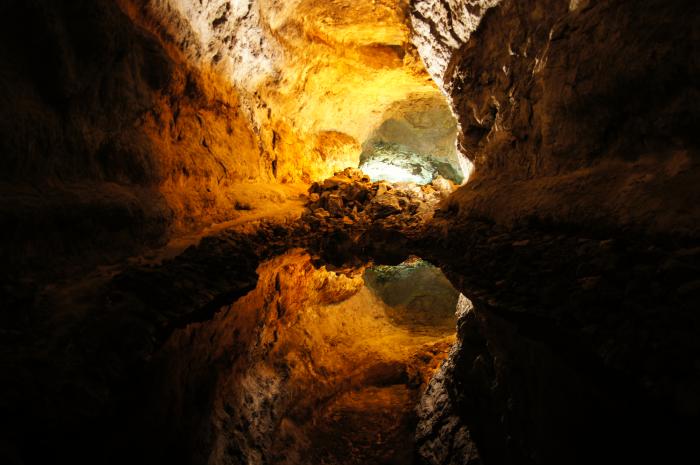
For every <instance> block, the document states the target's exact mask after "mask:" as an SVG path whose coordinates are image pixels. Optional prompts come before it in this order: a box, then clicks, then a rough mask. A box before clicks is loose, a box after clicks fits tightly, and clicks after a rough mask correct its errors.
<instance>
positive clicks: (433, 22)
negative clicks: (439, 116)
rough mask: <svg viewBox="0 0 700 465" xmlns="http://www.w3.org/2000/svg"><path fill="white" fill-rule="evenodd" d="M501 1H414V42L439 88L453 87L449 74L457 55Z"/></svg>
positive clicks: (412, 17) (412, 12) (412, 6)
mask: <svg viewBox="0 0 700 465" xmlns="http://www.w3.org/2000/svg"><path fill="white" fill-rule="evenodd" d="M500 2H501V0H467V1H460V0H413V1H412V2H411V25H412V27H413V43H414V44H416V48H417V49H418V52H419V53H420V56H421V58H422V59H423V62H424V63H425V67H426V68H427V70H428V72H429V73H430V75H431V76H432V77H433V79H434V80H435V82H436V83H437V84H438V85H439V86H443V85H445V84H449V80H446V76H445V73H446V72H447V68H448V65H449V64H450V60H451V59H452V56H453V54H454V53H455V52H456V51H457V50H458V49H459V48H460V47H461V46H462V45H464V44H465V43H466V42H467V41H468V40H469V36H470V35H471V33H472V32H474V31H475V30H476V28H477V27H478V26H479V22H480V21H481V18H482V17H483V16H484V14H485V13H486V11H487V10H488V9H489V8H492V7H494V6H496V5H498V4H499V3H500Z"/></svg>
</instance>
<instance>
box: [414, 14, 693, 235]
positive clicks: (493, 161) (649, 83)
mask: <svg viewBox="0 0 700 465" xmlns="http://www.w3.org/2000/svg"><path fill="white" fill-rule="evenodd" d="M477 3H480V4H481V5H480V6H474V5H471V4H470V2H467V3H466V4H461V3H460V4H459V5H452V3H451V2H444V1H437V0H431V1H415V2H413V4H412V7H413V10H412V19H413V25H414V29H415V31H416V32H415V34H416V39H415V40H416V41H417V43H418V44H419V50H420V52H421V56H422V57H423V59H424V61H425V62H426V63H427V67H428V69H433V70H434V71H433V73H434V75H435V74H437V78H436V79H438V82H440V80H439V78H440V76H442V77H443V80H442V82H443V86H442V88H443V90H444V91H445V92H446V93H447V94H448V95H449V96H450V99H451V102H452V106H453V109H454V111H455V113H456V114H457V115H458V119H459V124H460V127H461V135H460V149H461V151H462V152H463V153H464V154H466V155H467V156H468V157H469V158H470V159H471V160H472V161H473V162H474V164H475V175H474V179H475V182H474V183H472V185H471V186H466V187H464V188H463V189H461V190H460V192H459V193H458V194H457V196H456V198H455V207H457V206H459V208H462V209H463V210H464V211H463V212H462V213H464V214H470V212H471V213H473V214H477V215H486V216H489V217H493V218H496V219H497V220H498V221H501V222H512V221H516V220H518V219H520V218H523V217H527V216H537V217H552V218H554V219H555V220H556V221H566V222H572V223H577V224H586V223H589V224H590V223H591V222H593V223H595V224H598V225H605V226H606V227H612V228H615V227H619V226H620V225H626V226H628V227H632V228H637V229H638V230H645V231H648V232H654V233H662V232H668V231H669V230H673V231H674V233H678V234H690V235H697V233H698V229H697V224H698V221H697V219H698V216H697V215H698V211H697V209H696V208H695V206H694V204H693V201H692V200H691V199H692V197H693V193H694V191H695V188H694V186H695V183H696V180H697V179H698V176H699V174H698V164H697V161H698V140H697V136H696V135H695V133H694V130H693V129H691V128H694V127H696V126H697V122H698V111H697V108H698V98H700V94H699V93H698V88H697V84H696V83H697V82H698V73H699V72H700V68H699V67H698V61H697V58H696V57H697V56H698V33H697V31H698V27H697V26H698V17H699V15H698V6H697V4H696V3H695V2H690V1H684V0H676V1H670V2H666V1H657V0H648V1H644V2H635V3H634V4H632V3H630V2H625V1H613V2H604V3H601V2H580V1H576V2H574V1H572V2H563V1H546V0H537V1H533V2H516V1H503V2H501V3H500V4H499V5H498V6H494V4H493V3H489V2H477ZM486 3H489V5H487V4H486ZM494 3H495V2H494ZM487 6H492V8H491V9H488V10H485V7H487ZM477 13H478V14H477ZM475 15H477V16H478V15H483V17H482V19H481V23H480V25H479V27H478V29H476V28H475V27H470V28H471V29H475V32H473V33H472V34H471V36H470V37H469V39H468V40H466V41H464V40H457V38H454V37H453V39H454V40H452V41H450V40H447V39H445V37H451V35H450V31H451V30H453V27H454V25H455V24H473V22H474V21H475V18H476V17H477V16H475ZM458 30H464V27H460V28H458ZM457 35H459V36H460V38H463V37H464V35H465V34H461V35H460V34H457ZM436 37H437V39H436ZM448 57H449V59H448ZM443 69H444V71H443ZM506 183H507V184H508V186H509V188H508V190H507V191H505V190H503V189H502V186H503V185H504V184H506Z"/></svg>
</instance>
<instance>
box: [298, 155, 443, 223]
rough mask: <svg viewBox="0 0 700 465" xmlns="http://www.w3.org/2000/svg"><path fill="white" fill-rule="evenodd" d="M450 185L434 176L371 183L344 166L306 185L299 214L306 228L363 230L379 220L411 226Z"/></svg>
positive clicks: (435, 204)
mask: <svg viewBox="0 0 700 465" xmlns="http://www.w3.org/2000/svg"><path fill="white" fill-rule="evenodd" d="M452 190H453V184H452V183H451V182H450V181H449V180H447V179H445V178H442V177H437V178H436V179H435V180H434V181H433V182H432V183H431V184H425V185H417V184H415V183H405V182H402V183H390V182H387V181H376V182H371V181H370V178H369V176H367V175H366V174H365V173H363V172H362V171H361V170H359V169H355V168H346V169H344V170H343V171H338V172H336V173H335V174H334V176H333V177H331V178H328V179H326V180H324V181H322V182H315V183H313V184H312V185H311V187H310V188H309V196H308V199H309V201H308V204H307V209H306V211H305V212H304V213H303V214H302V221H304V222H305V223H306V224H307V225H308V226H309V228H310V229H314V230H315V229H322V230H332V229H344V228H355V229H367V228H368V227H369V226H370V225H372V224H374V223H376V222H381V223H382V225H383V226H385V227H386V226H389V227H393V228H398V229H408V228H414V227H416V226H420V225H422V224H425V222H426V221H427V220H429V219H430V218H432V215H433V212H434V211H435V209H436V208H438V207H439V203H440V201H441V200H442V199H443V198H445V197H446V196H447V195H449V193H450V192H452Z"/></svg>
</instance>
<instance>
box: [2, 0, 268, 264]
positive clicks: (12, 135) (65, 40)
mask: <svg viewBox="0 0 700 465" xmlns="http://www.w3.org/2000/svg"><path fill="white" fill-rule="evenodd" d="M0 8H2V12H3V13H2V24H3V26H2V28H1V29H2V32H1V33H2V41H1V42H2V44H1V45H0V57H1V58H2V61H3V63H4V66H3V68H2V75H1V78H0V79H2V84H3V85H2V87H1V89H0V99H2V102H3V105H2V106H3V111H2V112H1V114H0V120H1V122H0V132H1V134H0V144H1V145H0V150H1V151H2V153H3V156H2V159H1V161H0V163H1V167H0V172H1V173H2V174H1V175H0V177H1V178H0V183H1V185H2V192H3V195H2V200H0V202H1V203H0V211H1V212H2V257H3V261H4V262H6V263H8V264H12V265H13V266H15V267H20V269H24V268H33V269H34V270H37V269H38V268H41V266H40V265H47V264H48V265H50V266H48V267H44V269H45V270H46V271H52V272H60V271H61V269H62V268H63V269H64V270H63V271H70V270H72V269H73V268H81V267H86V266H87V267H89V266H91V265H93V264H95V263H96V262H97V263H100V262H105V261H107V260H114V259H117V258H121V257H124V256H125V255H126V256H128V255H129V254H133V253H134V252H137V251H139V250H140V249H142V248H143V247H144V246H153V245H155V244H159V243H161V242H162V241H163V240H164V239H165V238H167V237H168V236H169V235H170V234H171V233H173V232H182V231H186V230H190V229H193V228H196V227H199V226H201V225H202V224H207V223H210V222H212V221H221V220H223V219H229V218H231V216H232V215H231V213H232V209H231V205H232V204H233V203H235V200H236V195H237V192H238V191H239V190H240V188H239V187H238V186H240V183H241V182H248V181H249V180H251V179H253V180H258V181H263V182H264V181H267V180H269V179H271V178H272V170H271V165H270V164H269V163H268V165H267V166H266V165H265V164H264V162H263V161H261V158H260V153H259V150H258V144H257V142H256V137H255V135H254V133H253V130H252V128H251V126H250V124H249V123H248V119H247V118H246V117H245V116H244V115H243V114H242V113H241V111H240V109H239V100H238V97H237V92H236V91H235V90H234V89H232V88H231V87H230V86H229V85H227V84H225V83H218V82H217V81H216V80H215V79H212V78H211V77H210V76H206V75H204V74H203V72H202V71H200V70H199V69H197V68H196V67H193V66H192V65H190V64H189V63H187V62H186V61H184V60H183V59H182V58H181V57H180V56H179V54H178V53H175V52H173V51H171V50H170V49H169V48H168V47H167V46H166V45H164V44H163V43H162V42H161V41H160V40H159V39H158V37H157V36H156V35H154V34H153V33H151V32H149V31H148V30H147V29H144V28H142V27H141V26H139V25H137V24H134V23H133V22H132V20H130V19H129V17H127V16H126V15H125V14H124V13H123V12H122V11H121V10H120V9H119V8H118V7H117V6H116V5H115V4H114V3H113V2H109V1H96V2H92V1H79V2H68V1H57V2H45V1H29V2H14V1H12V2H4V3H3V5H2V7H0ZM75 18H81V19H80V21H77V20H75ZM28 27H31V30H33V31H35V32H34V33H33V34H30V35H29V36H27V34H26V31H27V28H28Z"/></svg>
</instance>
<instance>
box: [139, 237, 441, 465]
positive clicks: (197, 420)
mask: <svg viewBox="0 0 700 465" xmlns="http://www.w3.org/2000/svg"><path fill="white" fill-rule="evenodd" d="M362 271H363V270H362V268H359V269H346V270H345V271H344V272H343V273H338V272H331V271H327V270H326V269H325V268H315V267H314V266H313V265H312V263H311V257H310V256H308V255H306V254H305V253H303V252H302V251H299V250H294V251H290V252H289V253H287V254H285V255H281V256H279V257H277V258H275V259H273V260H271V261H269V262H266V263H263V264H261V266H260V268H259V270H258V273H259V275H260V278H259V281H258V286H257V288H256V289H255V290H254V291H253V292H251V293H249V294H248V295H246V296H245V297H244V298H242V299H240V300H239V301H237V302H236V303H234V304H233V305H231V306H230V307H227V308H224V309H223V310H222V311H221V312H220V313H218V314H217V315H216V316H215V317H214V318H213V319H212V320H211V321H210V322H206V323H202V324H196V325H190V326H188V327H187V328H186V329H184V330H182V331H179V332H176V333H175V334H173V336H172V337H171V339H170V340H169V341H168V343H167V344H166V346H165V347H164V348H163V349H162V351H161V352H160V354H158V356H157V358H156V360H155V363H154V366H155V370H154V373H153V383H154V385H153V393H154V396H158V400H157V401H156V402H155V403H154V404H151V405H150V406H147V407H146V409H147V412H149V413H151V414H153V417H152V418H151V421H153V422H155V423H154V424H148V425H147V429H150V430H157V431H161V432H163V433H165V434H163V436H162V438H163V439H164V440H165V441H166V442H165V443H164V444H162V445H161V447H155V448H153V447H152V448H151V450H152V451H154V452H156V453H157V454H158V455H156V456H153V457H152V458H151V460H154V461H157V462H159V461H170V460H173V459H175V458H178V457H179V458H180V459H182V457H188V458H189V459H188V460H187V461H188V463H211V464H218V463H241V464H250V463H280V464H296V463H309V462H311V463H337V464H360V463H368V461H370V460H373V461H376V460H382V459H383V460H386V461H387V462H389V463H407V464H408V463H411V461H412V458H413V454H412V436H413V433H412V428H411V425H412V419H411V417H412V406H413V405H415V403H416V402H417V395H418V391H419V388H420V386H421V384H422V383H423V382H424V380H425V379H428V378H429V377H430V375H431V374H432V372H433V371H434V369H435V368H436V366H437V364H438V363H439V361H440V360H441V359H442V358H444V355H445V353H446V349H447V347H448V346H449V343H450V342H451V341H452V340H453V339H452V337H451V336H449V334H450V333H452V332H453V331H454V329H453V326H452V327H451V328H450V329H448V330H447V331H445V328H442V331H441V332H438V333H437V334H435V333H434V332H433V333H432V334H429V333H426V332H425V331H424V330H423V329H422V328H424V327H425V325H412V324H400V325H395V324H394V323H393V322H392V321H391V320H390V318H389V315H388V313H387V308H386V306H385V305H384V304H383V303H382V301H381V300H380V299H378V298H377V297H376V296H375V295H374V294H373V293H372V292H371V291H370V290H369V289H368V288H366V287H364V286H363V280H362V275H361V272H362ZM448 286H449V284H448ZM444 310H445V309H440V311H444ZM449 310H450V309H448V311H449ZM452 310H453V309H452ZM434 311H436V312H437V311H438V309H434ZM453 321H454V320H453ZM427 326H431V324H428V325H427ZM415 328H418V329H419V331H418V332H416V331H415V330H414V329H415ZM373 415H375V416H376V420H375V421H374V422H372V423H367V422H366V421H363V420H362V419H363V418H364V419H365V420H367V419H368V418H370V417H372V416H373ZM354 416H358V418H357V419H353V417H354ZM392 418H393V419H394V421H395V423H394V422H392V421H391V419H392ZM169 425H182V426H178V427H174V428H173V427H171V426H169ZM343 425H345V426H343ZM348 427H352V428H353V429H351V430H348V429H346V428H348ZM151 439H153V438H151ZM157 440H161V437H158V438H157ZM345 441H350V442H349V443H345ZM158 451H160V452H158Z"/></svg>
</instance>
